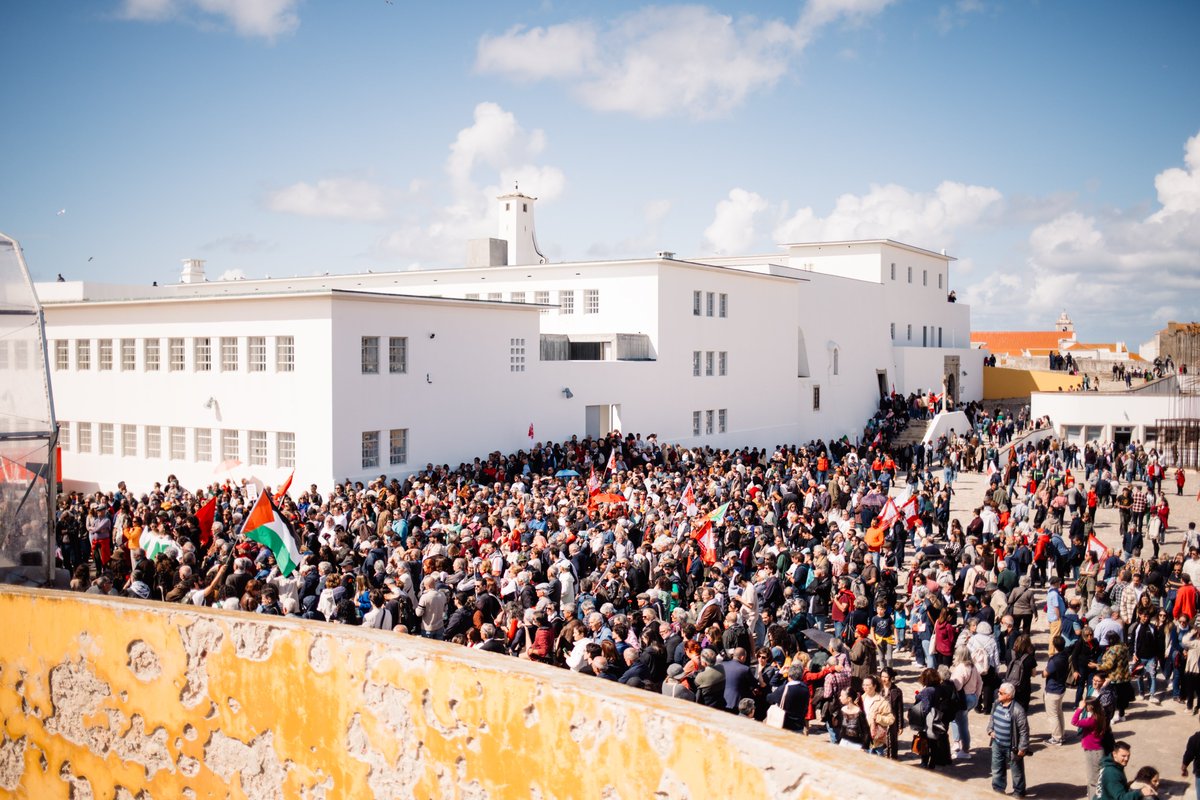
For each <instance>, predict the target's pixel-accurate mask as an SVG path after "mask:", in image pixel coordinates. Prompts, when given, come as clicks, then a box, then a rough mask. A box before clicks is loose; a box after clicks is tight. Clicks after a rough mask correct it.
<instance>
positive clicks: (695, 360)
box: [692, 350, 729, 378]
mask: <svg viewBox="0 0 1200 800" xmlns="http://www.w3.org/2000/svg"><path fill="white" fill-rule="evenodd" d="M701 361H703V366H704V376H705V377H706V378H711V377H712V376H713V375H714V374H715V375H719V376H720V377H722V378H723V377H725V376H726V375H728V374H729V353H728V352H727V351H725V350H720V351H713V350H709V351H707V352H703V351H700V350H693V351H692V377H695V378H699V377H700V367H701ZM714 362H715V363H716V372H715V373H714V372H713V364H714Z"/></svg>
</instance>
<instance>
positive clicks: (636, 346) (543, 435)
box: [37, 191, 982, 487]
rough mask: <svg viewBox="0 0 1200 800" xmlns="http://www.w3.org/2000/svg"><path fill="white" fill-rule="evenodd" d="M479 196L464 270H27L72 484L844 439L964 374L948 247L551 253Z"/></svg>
mask: <svg viewBox="0 0 1200 800" xmlns="http://www.w3.org/2000/svg"><path fill="white" fill-rule="evenodd" d="M497 202H498V206H497V215H498V223H499V224H498V228H499V234H500V235H499V236H498V237H497V238H495V239H484V240H480V241H474V242H471V243H469V245H468V260H467V264H468V266H466V267H463V268H455V269H431V270H422V271H403V272H370V273H366V274H353V275H322V276H312V277H297V278H273V279H262V280H237V281H208V280H206V279H205V277H204V263H203V262H202V261H199V260H191V259H190V260H188V261H186V262H185V266H184V270H183V273H182V275H181V277H180V280H179V282H178V283H175V284H170V285H162V286H151V287H147V286H115V285H110V284H98V283H87V282H64V283H58V282H51V283H44V284H38V286H37V291H38V293H39V295H40V299H41V301H42V303H43V305H44V308H45V314H46V327H47V339H48V340H49V349H50V365H51V376H52V379H53V384H54V396H55V400H56V404H57V409H58V418H59V419H60V420H65V422H62V423H61V431H62V449H63V473H64V476H65V479H66V483H67V485H68V486H80V487H91V486H96V485H103V486H109V485H112V484H114V483H115V482H116V481H117V480H119V479H124V480H127V481H129V483H130V486H131V487H146V486H148V485H149V484H150V483H151V482H152V481H155V480H161V479H162V478H163V477H164V476H165V475H167V474H168V473H174V474H175V475H177V476H178V478H179V479H180V481H182V482H184V483H185V484H187V485H199V484H202V483H208V482H210V481H211V480H213V479H214V478H215V477H219V476H221V475H222V474H225V473H226V472H227V471H228V470H230V469H234V470H237V471H239V472H246V471H248V472H252V473H253V474H255V475H256V476H257V477H259V478H261V479H262V480H264V481H266V482H267V483H278V482H280V481H282V480H283V479H284V478H286V477H287V475H288V474H290V473H291V472H292V470H293V469H294V470H295V473H296V480H297V481H298V482H299V484H298V485H301V484H302V485H307V484H308V483H318V484H322V485H327V484H328V483H330V482H332V481H334V480H344V479H347V478H348V479H352V480H365V479H369V478H372V477H377V476H379V475H381V474H386V475H388V476H394V475H400V474H406V473H411V472H414V471H416V470H419V469H422V468H424V466H425V464H426V463H428V462H433V463H439V464H440V463H448V464H451V465H452V466H454V465H457V464H458V463H459V462H460V461H462V460H465V459H469V458H472V457H475V456H478V455H482V454H486V453H488V452H491V451H497V450H498V451H504V452H512V451H517V450H520V449H527V448H528V447H530V445H531V444H533V443H534V441H537V442H541V441H548V440H556V441H557V440H562V439H566V438H569V437H570V436H572V435H579V436H585V435H592V436H598V435H602V434H605V433H607V432H609V431H611V430H613V429H619V430H622V431H625V432H640V433H643V434H650V433H657V434H658V436H659V438H660V439H661V440H663V441H675V442H683V443H686V444H697V445H699V444H703V445H710V446H713V447H734V446H742V445H750V446H761V447H773V446H775V445H777V444H780V443H785V442H798V441H807V440H809V439H814V438H818V437H821V438H825V439H826V440H828V439H830V438H835V437H840V436H843V435H847V436H849V437H850V438H851V439H852V440H853V439H854V438H855V437H856V435H857V434H858V433H860V432H861V430H862V426H863V423H864V422H865V421H866V419H867V418H868V417H870V416H871V414H872V413H873V412H874V410H875V409H876V407H877V404H878V401H879V398H880V396H881V395H883V394H887V393H889V392H891V391H893V390H895V391H897V392H900V393H908V392H913V391H918V390H926V391H927V390H936V391H939V392H940V391H941V387H942V385H943V382H945V384H946V385H947V387H948V389H949V392H950V395H951V397H953V398H955V399H956V400H960V401H967V400H973V399H978V398H979V397H980V395H981V391H982V369H981V366H982V353H980V352H979V351H978V350H974V349H972V348H971V346H970V308H969V307H968V306H967V305H965V304H963V303H950V302H947V291H948V289H949V281H950V266H951V264H952V262H953V260H954V259H953V258H951V257H948V256H946V255H944V254H939V253H936V252H932V251H929V250H923V249H921V248H918V247H912V246H910V245H906V244H900V243H898V242H893V241H890V240H869V241H850V242H823V243H815V244H789V245H785V246H784V247H783V250H782V252H780V253H778V254H769V255H750V256H741V257H728V258H701V259H691V260H688V259H681V258H676V257H675V255H674V254H673V253H668V252H662V253H658V254H657V255H655V256H653V257H649V258H638V259H629V260H622V261H581V262H567V263H549V262H548V261H547V259H546V258H545V256H544V255H543V254H542V253H541V251H540V249H539V248H538V245H537V240H536V236H535V231H534V225H533V206H534V202H535V198H533V197H530V196H527V195H524V194H521V193H520V192H516V191H514V192H512V193H510V194H506V195H503V196H501V197H500V198H498V200H497ZM531 424H532V426H533V430H534V439H533V440H531V439H530V438H529V435H528V433H529V429H530V426H531ZM239 464H240V465H241V466H238V465H239Z"/></svg>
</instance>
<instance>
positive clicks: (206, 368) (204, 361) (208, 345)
mask: <svg viewBox="0 0 1200 800" xmlns="http://www.w3.org/2000/svg"><path fill="white" fill-rule="evenodd" d="M192 369H193V370H195V371H196V372H212V338H211V337H209V336H197V337H196V338H195V339H193V340H192Z"/></svg>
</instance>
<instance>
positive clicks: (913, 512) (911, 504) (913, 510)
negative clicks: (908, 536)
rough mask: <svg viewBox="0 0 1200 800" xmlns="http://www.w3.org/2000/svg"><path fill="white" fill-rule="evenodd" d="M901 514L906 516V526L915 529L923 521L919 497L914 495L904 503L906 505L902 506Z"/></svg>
mask: <svg viewBox="0 0 1200 800" xmlns="http://www.w3.org/2000/svg"><path fill="white" fill-rule="evenodd" d="M899 508H900V513H901V514H903V515H904V524H905V525H906V526H908V527H909V528H915V527H916V526H917V523H918V522H920V521H921V512H920V509H919V507H918V504H917V496H916V495H915V494H914V495H913V496H912V497H909V498H908V499H907V500H905V501H904V505H902V506H900V507H899Z"/></svg>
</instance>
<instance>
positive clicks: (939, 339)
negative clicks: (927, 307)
mask: <svg viewBox="0 0 1200 800" xmlns="http://www.w3.org/2000/svg"><path fill="white" fill-rule="evenodd" d="M941 346H942V329H941V327H940V326H939V327H938V347H941Z"/></svg>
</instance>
